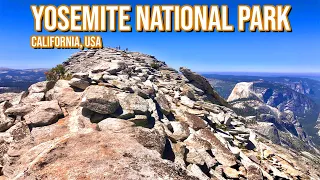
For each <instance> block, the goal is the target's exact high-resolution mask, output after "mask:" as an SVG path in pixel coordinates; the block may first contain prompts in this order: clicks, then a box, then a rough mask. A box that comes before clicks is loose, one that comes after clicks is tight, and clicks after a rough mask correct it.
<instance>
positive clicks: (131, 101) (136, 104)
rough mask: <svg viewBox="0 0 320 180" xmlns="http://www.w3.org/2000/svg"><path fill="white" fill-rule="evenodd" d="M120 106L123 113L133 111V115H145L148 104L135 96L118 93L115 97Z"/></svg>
mask: <svg viewBox="0 0 320 180" xmlns="http://www.w3.org/2000/svg"><path fill="white" fill-rule="evenodd" d="M117 97H118V99H119V102H120V106H121V108H122V109H123V110H124V111H127V112H130V111H133V112H134V113H135V114H147V112H148V109H149V103H148V102H147V101H146V100H145V99H144V98H142V97H141V96H138V95H136V94H129V93H119V94H118V95H117Z"/></svg>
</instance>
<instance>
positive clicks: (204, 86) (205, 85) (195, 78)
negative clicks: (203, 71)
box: [179, 67, 229, 107]
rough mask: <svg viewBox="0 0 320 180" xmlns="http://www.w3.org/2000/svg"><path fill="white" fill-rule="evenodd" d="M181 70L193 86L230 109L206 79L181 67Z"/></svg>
mask: <svg viewBox="0 0 320 180" xmlns="http://www.w3.org/2000/svg"><path fill="white" fill-rule="evenodd" d="M179 70H180V72H181V73H182V74H183V75H184V76H185V77H186V78H187V79H188V80H189V81H190V83H191V84H193V85H194V86H196V87H197V88H199V89H201V90H203V91H204V92H205V93H208V94H210V95H212V96H213V97H214V98H215V99H216V100H217V101H218V103H220V104H221V105H224V106H227V107H229V104H228V103H227V101H226V100H224V99H223V98H222V97H221V96H220V95H219V94H218V93H217V92H216V91H214V90H213V88H212V86H211V85H210V83H209V82H208V80H207V79H206V78H204V77H203V76H201V75H199V74H197V73H194V72H192V71H191V70H190V69H187V68H184V67H180V69H179Z"/></svg>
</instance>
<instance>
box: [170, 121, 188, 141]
mask: <svg viewBox="0 0 320 180" xmlns="http://www.w3.org/2000/svg"><path fill="white" fill-rule="evenodd" d="M170 125H171V127H172V130H173V133H172V134H170V135H169V136H170V137H171V138H173V139H174V140H175V141H177V140H184V139H186V138H187V137H188V136H189V134H190V131H189V128H188V124H186V123H184V122H178V121H174V122H170Z"/></svg>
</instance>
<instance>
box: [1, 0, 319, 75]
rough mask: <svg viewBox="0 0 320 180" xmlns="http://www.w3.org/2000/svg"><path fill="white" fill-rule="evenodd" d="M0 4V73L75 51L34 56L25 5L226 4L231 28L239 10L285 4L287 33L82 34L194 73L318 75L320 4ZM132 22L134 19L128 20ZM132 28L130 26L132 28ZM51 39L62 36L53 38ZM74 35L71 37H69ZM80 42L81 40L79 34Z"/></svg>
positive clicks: (265, 0) (272, 0) (248, 0)
mask: <svg viewBox="0 0 320 180" xmlns="http://www.w3.org/2000/svg"><path fill="white" fill-rule="evenodd" d="M132 2H133V1H128V0H117V1H103V0H76V1H74V0H68V1H67V0H64V1H62V0H41V1H40V0H25V1H24V0H21V1H12V0H0V18H1V23H0V38H1V41H0V48H1V50H0V67H10V68H49V67H53V66H55V65H56V64H59V63H61V62H63V61H64V60H66V59H67V58H68V57H69V56H70V55H71V54H72V53H73V52H76V51H77V50H39V49H37V50H34V49H32V48H31V47H30V36H31V35H41V34H47V33H46V32H43V33H36V32H35V31H34V29H33V26H34V24H33V23H34V22H33V17H32V13H31V10H30V5H31V4H36V5H40V4H44V5H48V4H54V5H61V4H88V3H91V4H117V3H118V4H131V5H132V6H133V9H134V6H135V4H187V3H188V4H190V5H194V4H200V5H202V4H208V5H210V4H218V5H221V4H226V5H228V6H229V13H230V16H229V18H230V23H231V24H234V25H235V27H237V22H236V21H237V6H238V5H239V4H248V5H252V4H261V5H263V4H273V5H277V4H283V5H285V4H290V5H292V11H291V13H290V16H289V19H290V22H291V26H292V30H293V31H292V32H291V33H270V32H269V33H259V32H256V33H250V32H246V33H239V32H235V33H218V32H213V33H196V32H191V33H183V32H182V33H181V32H180V33H175V32H173V33H158V32H157V33H137V32H132V33H123V32H117V33H111V32H104V33H88V34H91V35H94V34H99V35H100V36H102V37H103V42H104V45H105V46H118V45H121V47H123V48H126V47H127V48H129V50H132V51H140V52H143V53H147V54H152V55H155V56H156V57H157V58H158V59H159V60H163V61H166V62H167V64H169V65H170V66H172V67H174V68H178V67H180V66H186V67H189V68H191V69H192V70H194V71H199V72H297V73H299V72H320V0H308V1H301V0H297V1H294V0H277V1H276V0H237V1H235V0H224V1H222V0H216V1H208V0H197V1H192V0H189V1H182V0H135V1H134V2H135V4H132ZM131 17H132V20H134V14H132V15H131ZM133 27H134V26H133ZM56 34H57V35H63V34H64V33H61V32H57V33H56ZM73 34H74V35H78V34H77V33H73ZM79 35H80V36H83V35H84V34H83V33H82V34H79Z"/></svg>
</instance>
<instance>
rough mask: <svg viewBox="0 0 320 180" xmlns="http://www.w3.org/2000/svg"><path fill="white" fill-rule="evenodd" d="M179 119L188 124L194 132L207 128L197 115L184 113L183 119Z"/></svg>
mask: <svg viewBox="0 0 320 180" xmlns="http://www.w3.org/2000/svg"><path fill="white" fill-rule="evenodd" d="M177 118H178V119H179V121H182V122H184V123H186V124H188V126H189V127H191V128H193V129H194V130H199V129H202V128H205V127H206V126H207V125H206V123H205V122H204V120H203V119H201V118H199V117H198V116H196V115H193V114H190V113H188V112H184V116H183V117H177Z"/></svg>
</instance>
